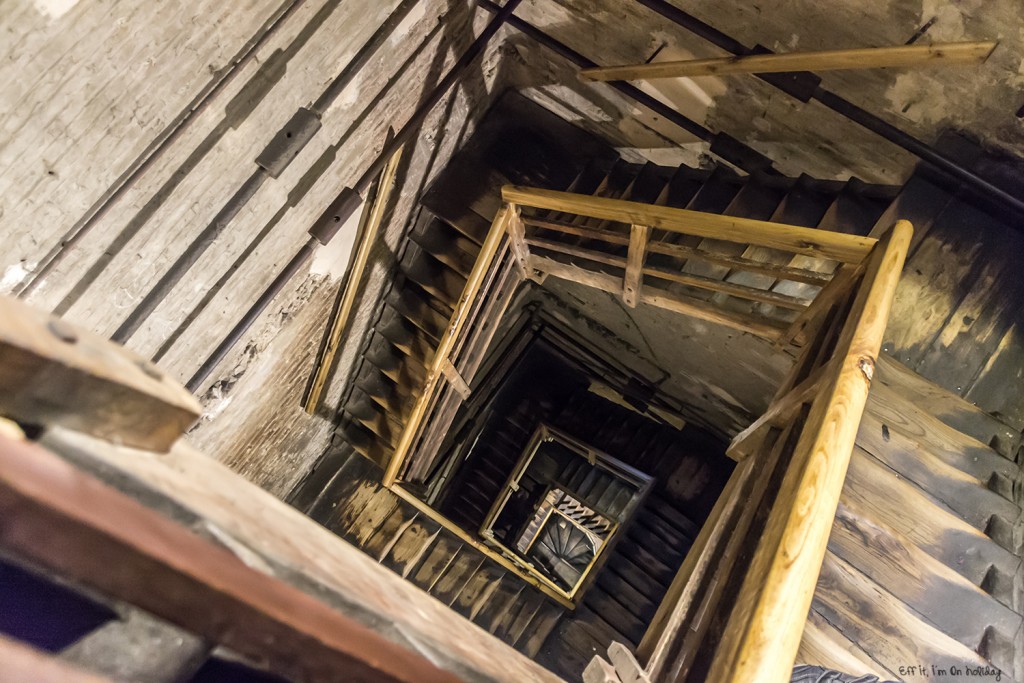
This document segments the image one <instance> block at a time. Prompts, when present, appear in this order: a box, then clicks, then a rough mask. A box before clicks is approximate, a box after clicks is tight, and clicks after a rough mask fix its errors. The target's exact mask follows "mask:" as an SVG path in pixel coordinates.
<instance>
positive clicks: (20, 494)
mask: <svg viewBox="0 0 1024 683" xmlns="http://www.w3.org/2000/svg"><path fill="white" fill-rule="evenodd" d="M146 453H148V452H146ZM149 455H150V456H151V457H152V454H149ZM0 462H2V463H3V467H2V470H3V477H2V481H0V507H3V509H4V516H5V519H6V520H7V524H5V527H4V530H3V535H2V539H0V542H2V544H3V546H4V548H5V550H6V551H7V552H11V553H14V554H15V555H16V556H18V557H21V558H26V559H27V561H29V562H32V563H35V564H38V565H42V566H43V567H45V568H46V569H48V570H50V571H53V572H54V573H55V574H57V575H60V576H63V577H65V578H67V579H68V580H70V581H71V582H73V583H74V584H78V585H82V586H84V587H87V588H89V589H93V590H96V591H98V592H99V593H101V594H104V595H107V596H109V597H110V598H112V599H114V600H117V601H124V602H127V603H129V604H133V605H137V606H139V607H140V608H141V609H144V610H146V611H147V612H150V613H152V614H154V615H156V616H159V617H160V618H163V619H166V620H168V621H169V622H171V623H172V624H175V625H177V626H180V627H182V628H184V629H186V630H189V631H192V632H193V633H196V634H198V635H200V636H202V637H204V638H206V639H209V640H210V641H212V642H214V643H217V644H219V645H222V646H224V647H227V648H230V649H232V650H234V651H236V652H239V653H240V654H242V655H243V656H246V657H250V658H253V659H255V660H257V661H262V662H265V663H266V665H267V667H268V668H269V669H270V670H271V671H273V672H275V673H277V674H280V675H283V676H287V677H289V678H294V679H296V680H300V681H310V682H314V681H331V680H364V681H371V680H382V681H391V682H393V683H400V682H405V683H412V682H413V681H420V680H430V681H437V682H438V683H441V682H442V681H443V682H450V683H455V682H456V681H459V680H461V676H458V675H454V674H453V673H451V672H447V671H444V670H442V669H440V668H438V667H437V666H436V665H433V664H431V663H430V662H429V661H428V660H427V659H426V658H425V657H424V653H422V652H416V651H414V650H412V649H409V648H407V647H404V646H402V645H400V644H397V643H395V642H393V641H390V640H388V639H387V638H385V637H383V636H382V635H381V634H380V633H379V632H377V631H375V630H374V629H372V628H371V627H369V626H367V625H365V624H361V623H359V622H357V621H356V620H355V619H353V618H352V617H351V616H349V615H346V614H344V613H342V612H340V611H337V610H335V609H332V608H331V607H330V606H328V605H327V604H326V603H325V602H323V601H320V600H317V599H316V598H314V597H312V596H310V595H307V594H306V593H304V592H302V591H300V590H299V589H297V588H295V587H293V586H290V585H288V584H286V583H284V582H283V581H280V580H278V579H275V578H273V577H272V576H269V575H268V574H267V573H264V572H263V571H261V570H260V569H256V568H252V567H251V566H249V565H250V564H251V563H247V562H245V558H244V555H243V556H242V557H239V556H237V555H235V554H234V553H232V552H231V551H230V550H229V549H225V548H221V547H218V546H217V545H215V544H213V543H211V542H210V541H209V540H207V539H204V538H201V537H200V536H198V535H196V534H194V533H193V532H192V531H191V530H190V529H189V528H187V527H186V526H184V525H183V524H181V523H179V522H177V521H174V520H172V519H169V518H168V517H167V516H165V515H164V514H161V513H160V512H158V511H156V510H153V509H148V508H146V507H145V506H144V505H143V504H142V503H140V502H138V501H135V500H133V499H131V498H130V497H129V496H127V495H125V494H124V493H121V492H118V491H116V490H114V489H112V488H110V487H109V486H107V485H105V484H104V483H103V482H102V481H100V480H99V479H97V478H95V477H93V476H91V475H89V474H87V473H85V472H82V471H81V470H79V469H77V468H76V467H75V466H74V465H72V464H71V463H69V462H66V461H64V460H62V459H61V458H60V457H59V456H58V455H56V454H54V453H52V452H48V451H47V450H46V449H45V448H42V447H40V446H38V445H36V444H30V443H28V442H24V441H17V440H12V439H3V441H2V445H0ZM233 476H234V479H235V484H236V486H235V487H234V488H235V489H236V490H235V491H234V493H236V494H237V493H238V491H237V489H238V488H239V487H251V488H253V489H255V488H256V487H255V486H254V485H252V484H249V483H247V482H245V481H244V480H242V479H241V478H240V477H238V476H237V475H233ZM308 524H310V525H312V524H313V522H311V521H310V522H308ZM41 539H42V540H41ZM335 543H340V541H337V540H336V541H335ZM229 547H230V545H229ZM111 566H116V567H118V571H110V567H111ZM296 569H299V570H300V571H301V569H300V568H296ZM376 574H377V576H376V577H375V576H374V573H368V574H366V575H364V576H363V577H362V578H363V580H364V581H366V582H368V583H370V584H377V591H380V590H387V589H386V588H384V586H386V584H383V586H382V585H380V584H379V577H380V576H386V574H384V572H383V571H382V570H377V571H376ZM371 595H373V594H372V593H371V594H368V595H367V597H370V596H371ZM370 609H371V613H372V612H373V611H378V610H373V608H372V607H371V608H370Z"/></svg>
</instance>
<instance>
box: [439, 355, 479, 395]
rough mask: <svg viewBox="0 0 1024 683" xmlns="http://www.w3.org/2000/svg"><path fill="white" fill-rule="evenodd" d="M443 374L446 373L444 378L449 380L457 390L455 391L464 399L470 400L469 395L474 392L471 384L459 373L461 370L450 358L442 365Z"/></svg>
mask: <svg viewBox="0 0 1024 683" xmlns="http://www.w3.org/2000/svg"><path fill="white" fill-rule="evenodd" d="M441 374H443V375H444V378H445V379H446V380H448V384H450V385H451V386H452V389H454V390H455V393H456V394H458V395H459V396H460V397H461V398H462V400H463V401H468V400H469V396H470V394H471V393H472V392H471V391H470V388H469V385H468V384H466V380H464V379H463V378H462V375H460V374H459V371H458V370H457V369H456V368H455V366H454V365H452V362H451V361H450V360H446V361H445V362H444V363H443V364H442V365H441Z"/></svg>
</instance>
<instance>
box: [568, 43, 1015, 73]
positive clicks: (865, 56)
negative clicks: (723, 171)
mask: <svg viewBox="0 0 1024 683" xmlns="http://www.w3.org/2000/svg"><path fill="white" fill-rule="evenodd" d="M995 47H996V43H995V42H992V41H973V42H960V43H935V44H932V45H897V46H891V47H865V48H853V49H848V50H820V51H814V52H792V53H788V54H765V55H745V56H741V57H716V58H712V59H687V60H680V61H671V62H654V63H651V64H635V65H623V66H606V67H597V68H593V69H583V70H582V71H580V78H581V79H583V80H584V81H640V80H654V79H658V78H692V77H694V76H719V75H723V74H767V73H789V72H794V71H835V70H843V69H882V68H892V67H901V68H922V67H935V66H954V65H963V64H981V63H982V62H984V61H985V60H986V59H988V56H989V55H990V54H992V50H994V49H995Z"/></svg>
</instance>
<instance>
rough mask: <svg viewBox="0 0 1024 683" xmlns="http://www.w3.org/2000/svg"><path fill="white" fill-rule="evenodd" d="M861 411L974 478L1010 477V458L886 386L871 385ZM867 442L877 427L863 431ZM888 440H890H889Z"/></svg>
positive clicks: (877, 432)
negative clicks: (947, 423) (870, 430)
mask: <svg viewBox="0 0 1024 683" xmlns="http://www.w3.org/2000/svg"><path fill="white" fill-rule="evenodd" d="M865 413H866V415H867V417H868V419H869V420H873V421H874V422H876V423H881V424H884V425H886V426H887V427H888V431H889V433H890V434H893V433H898V434H899V435H900V436H901V437H905V438H906V439H907V441H908V442H909V443H913V444H917V445H918V446H920V448H922V449H923V450H926V451H928V452H929V453H931V454H932V455H934V456H935V457H937V458H939V459H940V460H942V461H943V462H945V463H947V464H948V465H950V466H952V467H955V468H956V469H958V470H960V471H961V472H964V473H965V474H969V475H970V476H971V477H973V478H975V479H977V480H978V481H983V482H989V481H990V480H992V478H993V476H994V475H997V476H999V477H1003V478H1006V479H1009V480H1011V481H1012V480H1013V479H1014V477H1015V476H1016V475H1017V469H1018V468H1017V466H1016V464H1015V463H1014V462H1012V461H1010V460H1008V459H1006V458H1004V457H1002V456H1001V455H999V454H998V453H996V452H995V451H994V450H992V449H991V448H989V447H988V446H986V445H985V444H983V443H981V442H980V441H977V440H976V439H973V438H971V437H969V436H967V435H966V434H963V433H962V432H959V431H957V430H956V429H954V428H952V427H949V426H947V425H946V424H945V423H943V422H941V421H939V420H938V419H936V418H935V417H933V416H932V415H931V414H929V413H927V412H925V411H924V409H923V408H922V407H921V404H919V403H915V402H913V401H911V400H909V399H907V398H904V397H903V396H901V395H900V394H899V393H897V392H895V391H893V390H892V389H891V388H889V387H888V386H885V385H884V384H880V385H879V386H876V387H875V386H873V387H872V389H871V393H870V394H869V395H868V403H867V407H866V409H865ZM864 436H865V439H866V442H868V443H874V442H875V440H876V437H878V438H880V437H881V429H878V430H875V431H873V432H870V433H867V432H866V433H865V435H864ZM890 443H893V442H892V441H890Z"/></svg>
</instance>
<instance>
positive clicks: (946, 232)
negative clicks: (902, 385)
mask: <svg viewBox="0 0 1024 683" xmlns="http://www.w3.org/2000/svg"><path fill="white" fill-rule="evenodd" d="M940 146H941V147H943V148H944V150H945V151H946V152H947V153H948V154H953V155H955V156H956V157H957V158H958V159H959V160H960V161H961V162H962V163H963V164H964V165H966V166H967V167H972V166H974V167H976V168H977V167H980V168H982V170H989V171H991V169H990V168H989V167H990V166H992V165H993V164H994V163H996V162H994V161H993V157H992V155H991V154H985V153H984V152H983V150H982V149H981V148H979V147H978V146H977V145H975V144H974V143H971V142H969V141H967V140H965V139H963V138H961V137H959V136H956V135H953V134H950V135H947V136H945V137H944V138H943V139H942V140H941V141H940ZM1014 182H1015V183H1016V184H1017V186H1018V187H1019V186H1020V185H1019V184H1020V179H1019V178H1018V179H1015V181H1014ZM1009 186H1010V185H1008V187H1009ZM1018 191H1019V190H1018ZM897 216H898V217H906V218H907V219H909V220H911V221H912V222H913V223H914V241H913V244H912V248H911V249H912V250H911V253H910V255H909V257H908V259H907V265H906V267H905V268H904V270H903V277H902V279H901V281H900V287H899V290H898V291H897V294H896V301H895V302H894V304H893V313H892V316H891V317H890V320H889V327H888V329H887V330H886V339H885V345H884V346H883V350H885V351H886V352H888V353H891V354H892V355H893V356H894V357H895V358H896V359H897V360H899V361H900V362H901V363H903V364H904V365H906V366H907V367H909V368H910V369H912V370H914V371H915V372H917V373H918V374H920V375H922V376H924V377H925V378H927V379H929V380H931V381H933V382H935V383H936V384H938V385H940V386H942V387H944V388H945V389H948V390H949V391H951V392H953V393H955V394H957V395H958V396H960V397H962V398H965V399H967V400H968V401H969V402H971V403H974V404H976V405H977V406H978V407H979V408H981V409H982V410H984V411H986V412H988V413H992V414H994V415H996V416H997V417H998V418H999V419H1000V420H1002V421H1003V422H1004V423H1006V424H1008V425H1010V426H1011V427H1013V428H1014V429H1015V430H1016V431H1017V432H1020V431H1021V430H1024V393H1022V392H1021V391H1020V390H1019V387H1020V382H1021V380H1022V379H1024V312H1022V311H1024V309H1022V308H1021V306H1020V302H1021V300H1022V298H1024V280H1022V279H1021V278H1020V277H1019V268H1018V264H1019V263H1020V259H1021V258H1022V257H1024V233H1022V232H1021V230H1020V227H1019V223H1020V219H1019V218H1015V217H1013V216H1009V215H1003V214H1002V213H1000V212H998V211H996V210H991V211H986V210H985V209H984V208H983V207H981V206H980V205H979V204H978V202H977V201H976V200H974V199H972V198H971V197H969V196H967V195H964V194H963V193H960V192H958V191H956V188H950V187H948V185H946V184H944V183H941V182H939V181H937V180H935V179H934V178H932V177H931V176H930V175H929V174H927V173H926V172H923V171H922V170H919V171H917V172H916V173H915V175H914V176H913V177H912V178H911V179H910V180H909V181H908V182H907V184H906V185H905V186H904V188H903V190H902V192H901V193H900V195H899V197H897V198H896V201H895V202H894V203H893V204H892V206H890V208H889V210H888V211H887V212H886V215H885V216H883V218H882V220H880V221H879V223H878V227H879V228H881V227H882V225H883V223H885V221H886V220H887V219H888V218H893V217H897Z"/></svg>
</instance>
